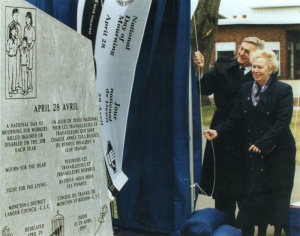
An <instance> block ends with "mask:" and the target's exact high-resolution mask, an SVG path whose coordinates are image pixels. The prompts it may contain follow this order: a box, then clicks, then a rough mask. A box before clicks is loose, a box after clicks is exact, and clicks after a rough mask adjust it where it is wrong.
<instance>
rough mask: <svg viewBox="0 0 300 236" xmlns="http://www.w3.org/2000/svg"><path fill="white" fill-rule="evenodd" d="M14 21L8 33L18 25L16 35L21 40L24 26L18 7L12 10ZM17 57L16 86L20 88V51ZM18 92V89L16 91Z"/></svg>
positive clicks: (8, 27)
mask: <svg viewBox="0 0 300 236" xmlns="http://www.w3.org/2000/svg"><path fill="white" fill-rule="evenodd" d="M12 18H13V20H12V22H10V23H9V24H8V26H7V35H9V32H10V31H11V28H12V27H13V26H15V27H16V35H15V37H16V38H17V39H19V41H20V40H21V39H22V28H21V25H20V23H19V9H18V8H14V9H13V10H12ZM16 59H17V65H16V66H17V74H16V85H15V87H16V88H17V89H20V88H21V87H19V76H20V55H19V53H17V55H16ZM16 93H17V91H16Z"/></svg>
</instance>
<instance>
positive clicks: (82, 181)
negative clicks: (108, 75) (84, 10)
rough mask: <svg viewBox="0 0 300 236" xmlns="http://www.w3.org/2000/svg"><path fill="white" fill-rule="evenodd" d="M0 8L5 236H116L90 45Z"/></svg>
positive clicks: (20, 11) (24, 13)
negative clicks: (111, 212) (112, 222)
mask: <svg viewBox="0 0 300 236" xmlns="http://www.w3.org/2000/svg"><path fill="white" fill-rule="evenodd" d="M0 4H1V9H0V10H1V14H0V25H1V34H0V35H1V40H0V48H1V54H0V65H1V89H0V97H1V105H0V108H1V116H0V125H1V157H0V162H1V165H0V183H1V199H0V200H1V208H0V214H1V231H2V236H12V235H14V236H17V235H28V236H29V235H32V236H33V235H47V236H49V235H53V236H54V235H59V236H74V235H85V236H86V235H102V236H109V235H113V232H112V224H111V214H110V209H109V199H108V189H107V180H106V172H105V164H104V153H103V148H102V142H101V132H100V122H99V111H98V101H97V92H96V86H95V83H96V81H95V68H94V61H93V52H92V44H91V42H90V41H89V40H88V39H86V38H84V37H83V36H81V35H80V34H78V33H76V32H75V31H74V30H72V29H70V28H69V27H67V26H65V25H63V24H62V23H60V22H58V21H57V20H55V19H54V18H52V17H50V16H49V15H47V14H46V13H44V12H42V11H40V10H39V9H37V8H35V7H34V6H32V5H30V4H28V3H26V2H25V1H23V0H1V3H0Z"/></svg>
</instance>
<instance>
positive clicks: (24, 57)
mask: <svg viewBox="0 0 300 236" xmlns="http://www.w3.org/2000/svg"><path fill="white" fill-rule="evenodd" d="M21 46H22V47H21V48H20V59H21V81H22V92H21V95H26V94H27V91H28V62H29V55H28V48H27V37H25V36H24V37H23V39H22V45H21Z"/></svg>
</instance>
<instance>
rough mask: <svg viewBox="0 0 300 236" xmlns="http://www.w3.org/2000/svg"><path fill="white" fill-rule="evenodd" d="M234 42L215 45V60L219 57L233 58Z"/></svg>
mask: <svg viewBox="0 0 300 236" xmlns="http://www.w3.org/2000/svg"><path fill="white" fill-rule="evenodd" d="M234 55H235V42H222V43H216V58H219V57H234Z"/></svg>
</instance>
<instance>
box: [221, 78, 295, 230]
mask: <svg viewBox="0 0 300 236" xmlns="http://www.w3.org/2000/svg"><path fill="white" fill-rule="evenodd" d="M252 85H253V82H250V83H246V84H244V85H243V86H242V87H241V90H240V92H239V95H238V96H237V100H236V102H235V105H234V108H233V110H232V112H231V114H230V118H229V119H228V120H227V121H226V122H224V123H222V124H221V125H219V126H217V127H216V130H217V132H218V134H219V136H220V137H222V136H224V137H226V135H227V134H228V133H231V132H235V131H236V130H242V132H243V133H244V134H245V166H246V175H247V179H246V183H247V185H246V198H245V201H244V203H243V205H242V207H241V208H240V211H239V215H238V222H239V223H240V225H243V224H246V223H249V221H250V222H251V223H252V224H255V225H257V224H262V223H266V224H272V225H277V226H284V225H288V220H289V204H290V197H291V192H292V188H293V181H294V173H295V155H296V148H295V140H294V137H293V135H292V133H291V130H290V127H289V125H290V122H291V119H292V113H293V92H292V88H291V86H290V85H288V84H286V83H284V82H280V81H278V79H277V78H276V76H274V75H273V76H272V77H271V81H270V84H269V85H268V88H267V89H266V91H265V92H264V93H261V94H260V101H259V103H258V104H257V106H256V107H254V106H253V105H252V100H251V91H252ZM217 139H218V138H217ZM252 144H254V145H255V146H256V147H258V148H259V149H260V150H261V153H260V154H255V153H253V152H249V151H248V149H249V147H250V146H251V145H252Z"/></svg>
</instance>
